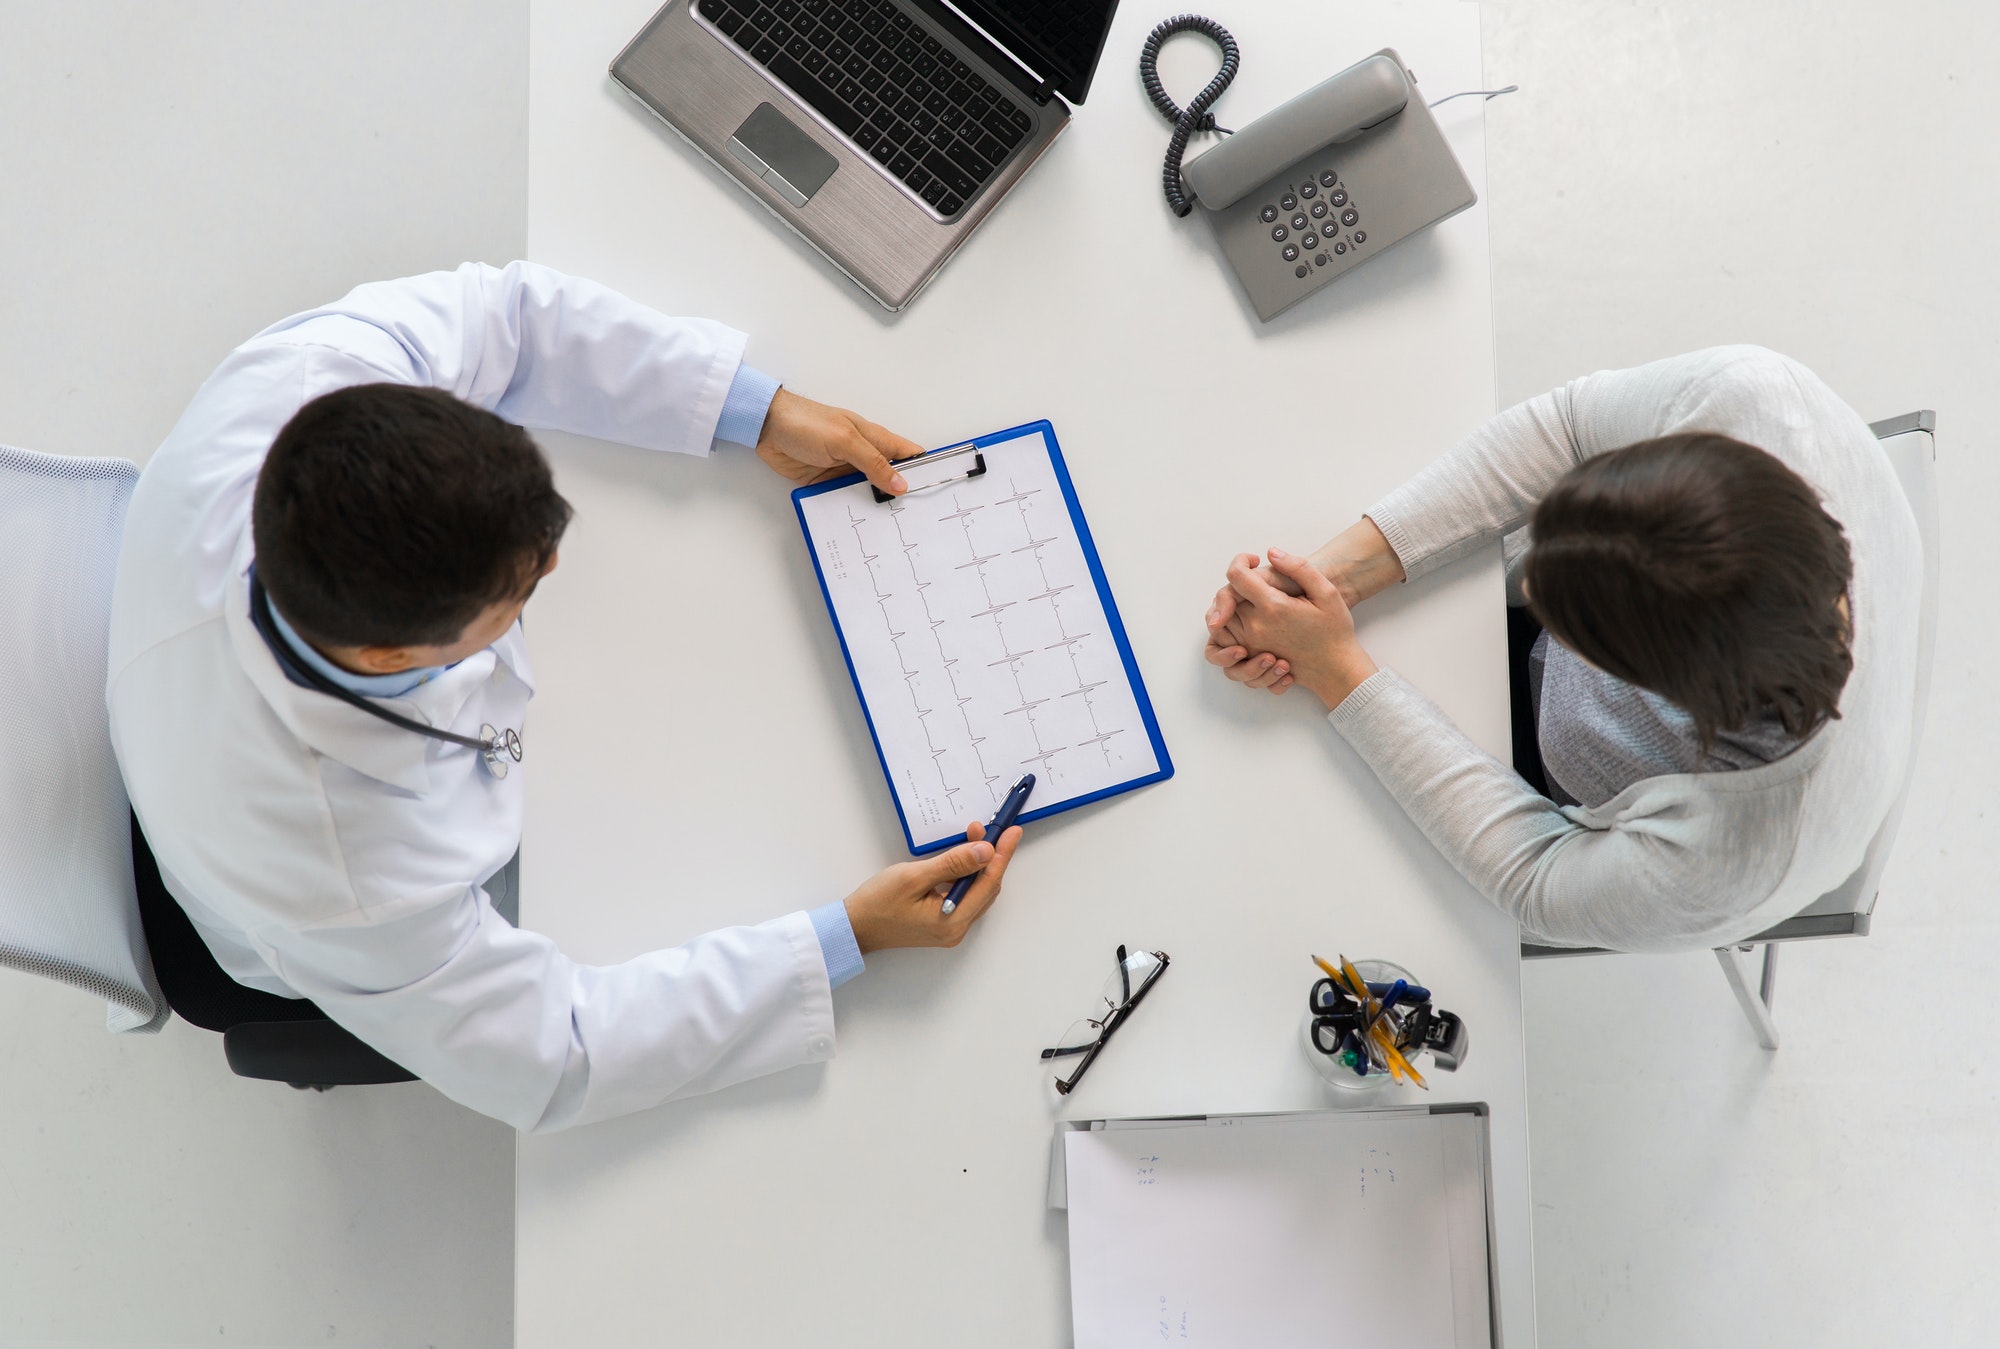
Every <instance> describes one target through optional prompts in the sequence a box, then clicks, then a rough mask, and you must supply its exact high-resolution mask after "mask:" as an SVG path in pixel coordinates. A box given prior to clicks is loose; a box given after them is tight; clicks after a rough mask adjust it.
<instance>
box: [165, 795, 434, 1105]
mask: <svg viewBox="0 0 2000 1349" xmlns="http://www.w3.org/2000/svg"><path fill="white" fill-rule="evenodd" d="M132 880H133V882H134V885H135V887H136V888H137V890H138V892H139V920H140V922H141V923H142V924H143V925H144V927H145V930H146V945H147V947H148V949H149V950H150V951H151V952H152V956H153V972H154V974H155V975H157V976H158V978H159V981H160V991H161V992H162V993H164V994H166V997H167V1005H168V1006H169V1007H171V1008H173V1009H174V1014H175V1015H176V1016H178V1017H180V1018H181V1019H183V1020H185V1021H189V1022H192V1023H193V1024H195V1025H197V1026H200V1027H201V1028H202V1029H204V1030H212V1031H218V1032H220V1033H221V1034H222V1037H223V1039H222V1050H223V1054H224V1056H225V1057H226V1058H227V1059H228V1060H229V1066H230V1068H231V1070H233V1071H234V1072H235V1073H236V1075H237V1076H238V1077H252V1078H257V1079H260V1080H263V1081H269V1082H289V1083H291V1084H292V1085H294V1086H301V1087H305V1086H312V1087H336V1086H364V1085H370V1084H376V1083H385V1082H414V1081H416V1080H417V1079H416V1075H415V1074H414V1073H411V1072H408V1071H406V1070H404V1069H403V1068H401V1067H398V1066H397V1065H396V1064H395V1063H393V1062H391V1061H390V1060H389V1059H387V1058H384V1057H383V1056H382V1055H381V1054H379V1053H377V1052H376V1051H375V1050H373V1049H370V1048H369V1047H368V1046H367V1045H365V1044H363V1043H362V1042H361V1041H359V1040H357V1039H355V1038H354V1036H353V1035H351V1034H349V1033H348V1032H347V1031H345V1030H343V1029H342V1028H341V1027H339V1026H338V1025H336V1024H334V1022H333V1021H332V1020H331V1019H330V1018H329V1017H328V1016H327V1014H326V1013H325V1012H322V1011H321V1010H320V1009H319V1008H318V1007H316V1006H314V1005H313V1004H312V1003H311V1002H309V1001H307V1000H306V999H304V998H281V997H279V996H277V995H276V994H274V993H266V992H263V991H262V990H261V989H255V988H245V987H244V986H243V985H242V984H239V983H237V982H236V981H235V980H234V979H232V978H230V977H229V974H228V972H227V971H225V970H224V969H223V968H222V966H220V965H218V964H216V963H215V956H214V955H213V954H211V953H210V951H209V949H208V944H207V943H206V942H204V941H203V940H202V939H201V934H200V933H199V932H197V931H195V927H194V923H193V922H192V921H190V920H189V918H188V916H187V913H186V912H185V911H184V910H183V909H182V908H181V906H180V904H179V903H178V902H177V901H176V900H175V899H174V897H173V896H172V895H171V894H169V893H168V892H167V887H166V884H165V883H164V882H163V881H162V880H161V879H160V864H159V863H158V862H157V861H155V860H154V858H153V850H152V848H151V847H149V846H148V845H147V843H146V836H145V834H144V833H143V832H142V831H141V830H140V828H139V818H138V816H136V815H135V816H133V817H132Z"/></svg>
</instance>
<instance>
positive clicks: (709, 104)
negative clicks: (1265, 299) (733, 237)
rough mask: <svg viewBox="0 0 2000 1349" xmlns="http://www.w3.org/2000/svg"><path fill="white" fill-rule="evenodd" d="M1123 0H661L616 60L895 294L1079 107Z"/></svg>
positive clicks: (632, 83)
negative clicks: (949, 0) (662, 4)
mask: <svg viewBox="0 0 2000 1349" xmlns="http://www.w3.org/2000/svg"><path fill="white" fill-rule="evenodd" d="M1116 9H1117V0H952V3H951V4H949V5H947V4H945V3H942V2H941V0H668V4H667V6H666V7H665V8H664V9H662V10H661V11H660V12H659V13H658V14H655V15H654V16H653V18H652V20H651V21H650V22H649V23H647V25H646V26H645V28H643V29H642V30H640V33H639V35H638V36H637V37H635V38H633V39H632V41H631V42H630V43H629V44H627V46H626V48H625V50H624V51H622V52H620V53H619V54H618V58H617V59H616V60H615V61H613V62H612V63H611V78H612V79H614V80H615V81H617V82H618V84H619V86H620V87H622V88H623V89H624V90H625V91H626V92H628V93H630V94H631V95H632V96H633V97H634V98H636V99H638V100H639V102H641V103H643V104H644V105H645V106H646V107H647V108H649V109H651V110H652V112H653V113H654V114H656V115H657V116H658V117H659V118H660V120H661V121H663V122H665V123H666V124H667V125H668V126H670V127H672V128H673V129H674V130H675V131H676V132H678V133H680V135H681V137H682V139H684V140H686V141H687V142H688V144H690V145H692V146H693V147H694V148H695V149H697V150H699V151H700V152H701V153H702V154H703V155H704V156H705V157H706V158H707V159H709V160H710V161H711V162H712V163H714V164H715V165H716V166H717V167H718V168H720V169H721V170H722V171H723V172H724V173H727V174H729V175H730V176H731V177H732V178H734V179H735V180H736V181H737V182H738V183H740V184H742V185H743V187H744V189H745V190H746V191H748V192H749V193H750V194H751V195H752V196H753V197H755V198H757V200H758V201H760V202H762V203H763V204H764V206H765V207H766V208H767V209H768V210H769V211H770V212H771V213H772V214H773V215H775V216H777V217H778V219H780V220H782V221H783V222H784V223H785V224H786V225H788V226H790V227H791V229H792V230H794V231H795V232H796V233H797V234H798V235H799V236H800V237H801V238H803V239H804V240H805V241H806V242H807V243H809V244H811V245H812V246H813V247H814V248H815V249H817V250H818V251H819V252H820V253H821V254H822V255H823V256H824V257H825V258H826V259H827V261H829V262H831V263H832V264H833V265H834V266H836V267H838V268H839V269H840V270H841V271H842V272H844V273H846V274H847V276H848V277H849V278H851V279H852V280H853V281H854V283H855V284H856V285H858V286H860V287H861V288H862V289H863V290H865V291H867V292H868V294H869V295H870V296H871V297H873V298H874V300H875V301H876V302H877V303H878V304H880V305H882V306H883V307H884V308H886V309H889V310H892V311H894V310H900V309H902V308H903V307H904V306H905V305H907V304H908V303H909V302H910V301H911V299H913V298H914V297H915V296H916V294H917V292H918V291H920V290H922V289H923V287H924V285H925V283H926V282H928V281H929V280H930V279H931V278H932V277H933V276H935V275H937V272H938V269H939V268H940V267H942V266H944V264H945V261H946V260H947V259H948V258H950V257H951V255H952V254H953V253H955V252H956V251H957V250H958V247H959V245H960V244H962V243H964V242H965V240H966V238H967V237H968V236H970V235H971V233H972V231H973V230H974V229H976V228H978V226H979V222H980V221H981V220H984V219H985V218H986V215H987V213H988V212H990V211H991V210H992V209H993V207H994V205H995V204H996V203H997V202H998V201H999V200H1000V198H1001V197H1002V196H1004V195H1006V193H1007V190H1008V189H1009V188H1011V187H1012V186H1013V185H1014V184H1015V183H1016V182H1018V181H1019V180H1020V177H1021V175H1022V174H1023V173H1026V172H1027V171H1028V168H1029V166H1030V165H1032V164H1033V163H1034V162H1035V161H1036V160H1037V159H1039V158H1040V157H1041V154H1042V152H1043V151H1044V150H1046V149H1048V147H1049V145H1050V143H1051V142H1053V141H1054V140H1055V138H1056V137H1057V136H1058V135H1060V134H1061V132H1062V129H1063V128H1064V127H1065V126H1067V125H1069V118H1070V105H1071V104H1077V103H1082V102H1083V100H1084V97H1085V96H1086V95H1087V94H1088V93H1089V92H1090V82H1091V77H1092V75H1094V74H1095V73H1096V70H1097V62H1098V58H1099V56H1100V55H1102V53H1103V51H1104V37H1105V33H1106V32H1107V31H1108V30H1109V28H1110V27H1111V16H1112V14H1113V12H1114V11H1115V10H1116Z"/></svg>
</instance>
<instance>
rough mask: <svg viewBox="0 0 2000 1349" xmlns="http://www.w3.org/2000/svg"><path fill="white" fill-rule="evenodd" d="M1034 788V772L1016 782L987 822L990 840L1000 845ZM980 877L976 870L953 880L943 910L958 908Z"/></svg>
mask: <svg viewBox="0 0 2000 1349" xmlns="http://www.w3.org/2000/svg"><path fill="white" fill-rule="evenodd" d="M1034 790H1035V775H1034V774H1033V773H1030V774H1028V775H1027V776H1026V777H1024V778H1022V779H1021V780H1020V781H1019V782H1017V783H1015V784H1014V789H1013V790H1012V791H1010V792H1008V793H1007V799H1006V800H1005V801H1002V802H1001V803H1000V809H999V810H997V811H995V812H994V815H993V818H992V819H991V820H990V821H988V822H987V825H986V838H987V840H988V841H989V842H991V843H993V844H994V845H996V846H998V844H999V842H1000V836H1001V835H1002V834H1004V833H1006V832H1007V831H1008V830H1009V829H1010V828H1012V827H1013V824H1014V820H1015V818H1016V817H1018V816H1019V815H1020V813H1021V807H1023V806H1025V805H1027V804H1028V794H1029V793H1030V792H1032V791H1034ZM978 878H979V873H978V872H976V871H975V872H973V873H972V874H971V875H970V876H960V877H959V878H958V879H957V880H955V881H953V882H952V884H951V890H950V891H949V892H948V893H947V894H946V895H945V897H944V910H943V912H945V913H950V912H951V911H952V910H953V909H956V908H957V907H958V905H959V901H960V900H963V899H964V898H965V892H966V891H967V890H970V889H971V888H972V883H973V881H975V880H977V879H978Z"/></svg>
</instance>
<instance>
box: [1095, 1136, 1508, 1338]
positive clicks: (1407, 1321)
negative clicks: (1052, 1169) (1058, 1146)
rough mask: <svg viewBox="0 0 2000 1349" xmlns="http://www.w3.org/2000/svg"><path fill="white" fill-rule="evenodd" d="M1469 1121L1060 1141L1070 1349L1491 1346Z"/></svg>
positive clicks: (1478, 1174)
mask: <svg viewBox="0 0 2000 1349" xmlns="http://www.w3.org/2000/svg"><path fill="white" fill-rule="evenodd" d="M1481 1123H1482V1122H1481V1121H1480V1120H1479V1119H1478V1117H1477V1116H1476V1115H1473V1114H1469V1113H1468V1114H1431V1113H1428V1112H1425V1111H1421V1110H1394V1111H1357V1112H1336V1111H1328V1112H1316V1113H1309V1114H1290V1115H1267V1116H1220V1117H1211V1118H1208V1119H1205V1120H1198V1121H1179V1120H1176V1121H1111V1122H1109V1124H1108V1127H1098V1128H1093V1129H1090V1130H1086V1131H1080V1132H1073V1133H1069V1134H1066V1135H1063V1143H1064V1166H1065V1170H1066V1173H1067V1174H1066V1178H1065V1183H1066V1187H1067V1203H1068V1208H1069V1245H1070V1297H1071V1311H1072V1317H1073V1323H1074V1327H1075V1334H1076V1349H1138V1346H1162V1345H1166V1346H1182V1345H1187V1346H1200V1345H1248V1344H1254V1345H1258V1346H1260V1349H1287V1347H1288V1346H1300V1349H1304V1346H1313V1347H1314V1349H1323V1347H1324V1346H1328V1345H1353V1346H1356V1349H1362V1347H1363V1346H1366V1347H1367V1349H1377V1347H1378V1346H1383V1345H1394V1346H1396V1349H1468V1347H1469V1346H1475V1345H1476V1346H1490V1344H1491V1342H1492V1341H1491V1324H1492V1322H1491V1316H1490V1309H1489V1293H1488V1288H1489V1285H1488V1279H1487V1261H1486V1250H1487V1243H1486V1240H1485V1212H1486V1204H1485V1187H1484V1180H1483V1175H1484V1167H1483V1165H1480V1164H1479V1163H1478V1154H1477V1153H1476V1152H1475V1149H1477V1148H1480V1147H1481V1146H1483V1145H1482V1143H1481V1141H1480V1140H1481V1137H1482V1135H1481V1127H1480V1126H1481Z"/></svg>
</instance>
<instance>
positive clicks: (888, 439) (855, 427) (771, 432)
mask: <svg viewBox="0 0 2000 1349" xmlns="http://www.w3.org/2000/svg"><path fill="white" fill-rule="evenodd" d="M922 453H923V447H922V446H921V445H919V444H917V443H916V442H915V441H914V440H905V439H903V438H902V437H901V436H899V435H897V434H896V433H895V432H894V431H890V430H886V429H884V428H883V427H880V426H877V425H876V424H875V423H874V422H871V421H869V420H868V419H867V418H865V417H858V416H856V415H855V414H854V413H852V412H849V411H847V410H846V409H845V408H837V407H828V406H827V405H826V404H825V403H815V402H813V400H812V399H810V398H801V397H799V396H798V395H797V394H795V393H793V392H792V391H791V390H790V389H782V388H781V389H779V390H778V392H777V396H776V397H774V398H772V399H771V410H770V411H769V412H768V413H766V414H765V416H764V431H763V434H762V435H760V436H758V437H757V457H758V458H759V459H762V460H763V461H764V462H765V463H767V464H769V465H770V466H771V467H772V468H773V469H774V470H776V471H777V472H779V473H781V474H783V475H784V476H785V477H787V478H790V479H791V480H792V481H793V482H797V483H808V482H818V481H820V480H821V479H822V478H834V477H839V476H840V475H841V474H843V473H850V472H853V471H854V470H856V469H859V470H860V471H861V472H862V473H865V474H867V475H868V481H870V482H872V483H874V484H875V485H876V486H877V487H879V488H881V489H882V490H883V491H885V492H887V493H889V494H890V495H892V496H894V495H898V494H900V493H902V492H904V491H906V490H907V489H908V484H907V483H905V482H904V481H903V475H902V474H900V473H898V472H896V470H895V469H894V468H893V467H891V466H890V463H889V461H890V460H892V459H908V458H909V457H910V456H911V455H913V454H922Z"/></svg>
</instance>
